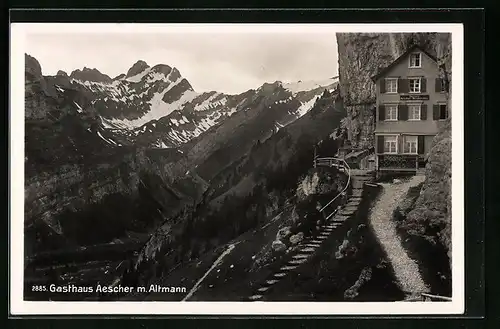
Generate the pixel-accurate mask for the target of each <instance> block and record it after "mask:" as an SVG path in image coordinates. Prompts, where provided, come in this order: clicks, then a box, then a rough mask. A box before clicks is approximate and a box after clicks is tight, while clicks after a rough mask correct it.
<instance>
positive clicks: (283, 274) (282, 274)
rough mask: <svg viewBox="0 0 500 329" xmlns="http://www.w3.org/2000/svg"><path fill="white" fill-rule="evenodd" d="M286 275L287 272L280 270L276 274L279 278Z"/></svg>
mask: <svg viewBox="0 0 500 329" xmlns="http://www.w3.org/2000/svg"><path fill="white" fill-rule="evenodd" d="M285 275H286V273H285V272H279V273H275V274H274V276H275V277H277V278H282V277H284V276H285Z"/></svg>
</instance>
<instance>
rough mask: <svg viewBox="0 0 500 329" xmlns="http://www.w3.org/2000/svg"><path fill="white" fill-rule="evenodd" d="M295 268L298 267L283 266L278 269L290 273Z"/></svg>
mask: <svg viewBox="0 0 500 329" xmlns="http://www.w3.org/2000/svg"><path fill="white" fill-rule="evenodd" d="M297 267H299V266H298V265H285V266H283V267H282V268H280V271H291V270H295V269H296V268H297Z"/></svg>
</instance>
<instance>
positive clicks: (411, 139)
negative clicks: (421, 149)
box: [404, 136, 418, 154]
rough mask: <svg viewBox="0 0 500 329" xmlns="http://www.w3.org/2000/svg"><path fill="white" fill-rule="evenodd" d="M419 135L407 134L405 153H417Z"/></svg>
mask: <svg viewBox="0 0 500 329" xmlns="http://www.w3.org/2000/svg"><path fill="white" fill-rule="evenodd" d="M417 143H418V138H417V136H405V144H404V145H405V146H404V153H409V154H417V149H418V147H417Z"/></svg>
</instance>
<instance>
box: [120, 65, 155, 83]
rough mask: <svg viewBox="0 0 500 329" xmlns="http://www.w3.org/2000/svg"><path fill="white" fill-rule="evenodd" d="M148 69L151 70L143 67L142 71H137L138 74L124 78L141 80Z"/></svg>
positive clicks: (132, 80)
mask: <svg viewBox="0 0 500 329" xmlns="http://www.w3.org/2000/svg"><path fill="white" fill-rule="evenodd" d="M150 71H151V68H147V69H145V70H144V71H142V72H141V73H138V74H136V75H134V76H131V77H128V78H126V79H125V80H127V81H130V82H139V81H141V80H142V78H143V77H144V76H145V75H146V74H148V73H149V72H150Z"/></svg>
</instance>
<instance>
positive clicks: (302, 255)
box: [292, 254, 311, 259]
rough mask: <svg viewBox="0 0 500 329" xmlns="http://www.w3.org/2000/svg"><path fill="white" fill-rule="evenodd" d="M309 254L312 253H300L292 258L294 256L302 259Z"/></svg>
mask: <svg viewBox="0 0 500 329" xmlns="http://www.w3.org/2000/svg"><path fill="white" fill-rule="evenodd" d="M309 256H311V255H308V254H298V255H295V256H293V257H292V258H294V259H301V258H307V257H309Z"/></svg>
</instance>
